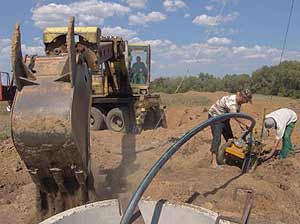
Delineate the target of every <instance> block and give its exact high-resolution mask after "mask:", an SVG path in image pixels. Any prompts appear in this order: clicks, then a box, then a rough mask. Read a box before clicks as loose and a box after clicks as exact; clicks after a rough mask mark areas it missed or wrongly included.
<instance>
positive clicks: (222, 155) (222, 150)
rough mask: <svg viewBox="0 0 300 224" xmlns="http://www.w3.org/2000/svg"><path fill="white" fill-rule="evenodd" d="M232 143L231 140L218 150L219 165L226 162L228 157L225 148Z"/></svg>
mask: <svg viewBox="0 0 300 224" xmlns="http://www.w3.org/2000/svg"><path fill="white" fill-rule="evenodd" d="M230 145H231V142H226V143H224V144H223V145H221V147H220V148H219V150H218V153H217V163H218V164H219V165H224V164H226V157H225V149H226V148H227V147H229V146H230Z"/></svg>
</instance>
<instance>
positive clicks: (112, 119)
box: [105, 107, 130, 133]
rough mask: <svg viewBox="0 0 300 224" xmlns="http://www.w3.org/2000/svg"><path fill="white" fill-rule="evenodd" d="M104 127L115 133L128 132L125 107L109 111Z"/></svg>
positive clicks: (128, 125) (127, 117)
mask: <svg viewBox="0 0 300 224" xmlns="http://www.w3.org/2000/svg"><path fill="white" fill-rule="evenodd" d="M105 121H106V126H107V128H108V129H109V130H112V131H115V132H124V133H128V132H129V127H130V124H129V110H128V109H127V108H126V107H120V108H114V109H111V110H110V111H109V112H108V114H107V116H106V119H105Z"/></svg>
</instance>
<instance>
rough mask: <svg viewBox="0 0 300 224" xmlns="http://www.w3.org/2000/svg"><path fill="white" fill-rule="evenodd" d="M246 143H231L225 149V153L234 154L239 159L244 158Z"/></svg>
mask: <svg viewBox="0 0 300 224" xmlns="http://www.w3.org/2000/svg"><path fill="white" fill-rule="evenodd" d="M245 152H246V145H245V146H242V147H238V146H237V145H236V144H234V143H232V144H231V145H230V146H229V147H227V148H226V149H225V153H227V154H230V155H233V156H236V157H238V158H240V159H245V156H246V155H245Z"/></svg>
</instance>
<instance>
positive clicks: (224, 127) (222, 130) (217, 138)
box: [208, 115, 233, 154]
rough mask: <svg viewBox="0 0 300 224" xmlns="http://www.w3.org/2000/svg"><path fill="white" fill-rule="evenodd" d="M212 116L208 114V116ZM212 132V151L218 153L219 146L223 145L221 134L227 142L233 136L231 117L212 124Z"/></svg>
mask: <svg viewBox="0 0 300 224" xmlns="http://www.w3.org/2000/svg"><path fill="white" fill-rule="evenodd" d="M210 117H211V116H210V115H208V118H210ZM210 128H211V133H212V136H213V139H212V142H211V148H210V151H211V152H212V153H215V154H217V152H218V150H219V147H220V145H221V135H223V137H224V139H225V140H226V142H227V141H228V140H229V139H231V138H233V133H232V129H231V126H230V119H228V120H225V121H223V122H218V123H215V124H213V125H211V126H210Z"/></svg>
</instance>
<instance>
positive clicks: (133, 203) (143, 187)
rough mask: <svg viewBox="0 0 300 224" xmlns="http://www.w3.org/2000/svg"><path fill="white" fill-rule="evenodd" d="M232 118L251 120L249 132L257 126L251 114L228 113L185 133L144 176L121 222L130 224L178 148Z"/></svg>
mask: <svg viewBox="0 0 300 224" xmlns="http://www.w3.org/2000/svg"><path fill="white" fill-rule="evenodd" d="M230 118H242V119H247V120H250V121H251V126H250V127H249V130H248V133H249V132H251V131H252V129H253V128H254V126H255V120H254V118H253V117H251V116H250V115H247V114H244V113H226V114H223V115H219V116H216V117H212V118H210V119H208V120H206V121H204V122H203V123H201V124H199V125H197V126H196V127H194V128H193V129H191V130H190V131H188V132H187V133H185V134H184V135H183V136H182V137H181V138H180V139H179V140H178V141H177V142H176V143H174V144H173V145H172V146H171V147H170V148H168V150H166V152H165V153H164V154H163V155H162V156H161V157H160V158H159V160H158V161H157V162H156V163H155V164H154V165H153V167H152V168H151V169H150V171H149V172H148V173H147V175H146V176H145V177H144V179H143V180H142V182H141V183H140V185H139V187H138V188H137V190H136V191H135V193H134V194H133V195H132V197H131V199H130V201H129V203H128V206H127V208H126V210H125V213H124V215H123V216H122V219H121V222H120V224H130V221H131V217H132V215H133V213H134V210H135V208H136V206H137V205H138V202H139V201H140V199H141V197H142V195H143V194H144V192H145V191H146V189H147V188H148V186H149V185H150V183H151V182H152V180H153V178H154V177H155V176H156V174H157V173H158V172H159V171H160V169H161V168H162V167H163V166H164V165H165V164H166V162H167V161H168V160H169V159H170V158H171V157H172V156H173V155H174V154H175V153H176V152H177V151H178V149H179V148H180V147H181V146H182V145H183V144H184V143H186V142H187V141H188V140H190V139H191V138H192V137H193V136H194V135H196V134H197V133H198V132H200V131H202V130H203V129H205V128H207V127H208V126H210V125H212V124H214V123H217V122H222V121H225V120H227V119H230Z"/></svg>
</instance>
